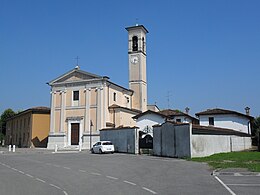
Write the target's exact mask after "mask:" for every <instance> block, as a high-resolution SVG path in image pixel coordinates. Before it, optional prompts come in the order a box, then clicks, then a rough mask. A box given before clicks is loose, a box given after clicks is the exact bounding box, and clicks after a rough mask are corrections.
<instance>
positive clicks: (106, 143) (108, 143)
mask: <svg viewBox="0 0 260 195" xmlns="http://www.w3.org/2000/svg"><path fill="white" fill-rule="evenodd" d="M102 145H113V144H112V143H111V142H104V143H103V144H102Z"/></svg>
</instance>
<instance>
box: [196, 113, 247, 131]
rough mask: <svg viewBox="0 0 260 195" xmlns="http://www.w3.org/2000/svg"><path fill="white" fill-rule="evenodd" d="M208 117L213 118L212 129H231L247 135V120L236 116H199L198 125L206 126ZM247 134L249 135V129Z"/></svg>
mask: <svg viewBox="0 0 260 195" xmlns="http://www.w3.org/2000/svg"><path fill="white" fill-rule="evenodd" d="M209 117H214V127H221V128H227V129H233V130H236V131H240V132H243V133H248V122H249V120H248V119H247V118H244V117H239V116H236V115H205V116H204V115H203V116H200V125H201V126H208V125H209ZM249 134H251V129H250V130H249Z"/></svg>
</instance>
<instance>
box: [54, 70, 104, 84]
mask: <svg viewBox="0 0 260 195" xmlns="http://www.w3.org/2000/svg"><path fill="white" fill-rule="evenodd" d="M98 78H102V77H101V76H98V75H95V74H92V73H88V72H85V71H82V70H78V69H74V70H72V71H70V72H68V73H65V74H64V75H61V76H60V77H58V78H56V79H54V80H52V81H51V82H49V84H57V83H66V82H77V81H86V80H92V79H98Z"/></svg>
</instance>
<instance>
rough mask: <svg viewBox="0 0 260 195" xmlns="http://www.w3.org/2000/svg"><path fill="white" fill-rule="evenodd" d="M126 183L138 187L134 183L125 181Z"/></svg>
mask: <svg viewBox="0 0 260 195" xmlns="http://www.w3.org/2000/svg"><path fill="white" fill-rule="evenodd" d="M124 182H125V183H127V184H130V185H133V186H136V184H135V183H133V182H130V181H127V180H124Z"/></svg>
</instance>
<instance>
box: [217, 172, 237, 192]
mask: <svg viewBox="0 0 260 195" xmlns="http://www.w3.org/2000/svg"><path fill="white" fill-rule="evenodd" d="M215 178H216V180H218V182H219V183H220V184H221V185H223V186H224V188H226V190H227V191H229V193H230V194H232V195H236V194H235V192H233V191H232V190H231V189H230V188H229V187H228V186H227V185H226V184H225V183H224V182H223V181H221V179H219V178H218V177H217V176H215Z"/></svg>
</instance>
